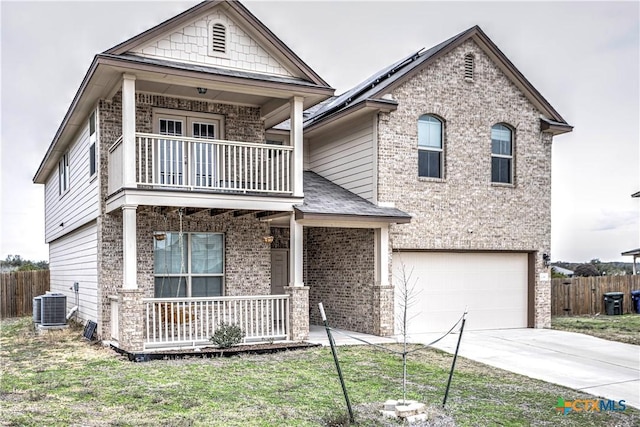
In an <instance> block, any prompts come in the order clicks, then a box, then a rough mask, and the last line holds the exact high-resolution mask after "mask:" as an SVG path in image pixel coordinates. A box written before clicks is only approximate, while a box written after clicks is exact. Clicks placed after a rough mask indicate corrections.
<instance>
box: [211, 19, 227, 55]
mask: <svg viewBox="0 0 640 427" xmlns="http://www.w3.org/2000/svg"><path fill="white" fill-rule="evenodd" d="M211 50H212V51H213V52H218V53H226V52H227V29H226V28H225V27H224V25H222V24H213V25H212V26H211Z"/></svg>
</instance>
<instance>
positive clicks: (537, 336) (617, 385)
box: [412, 329, 640, 408]
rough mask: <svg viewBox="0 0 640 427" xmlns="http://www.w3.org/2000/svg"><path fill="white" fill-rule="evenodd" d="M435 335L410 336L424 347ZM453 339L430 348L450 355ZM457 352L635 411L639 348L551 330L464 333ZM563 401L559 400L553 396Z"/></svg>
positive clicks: (638, 405)
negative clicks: (618, 403)
mask: <svg viewBox="0 0 640 427" xmlns="http://www.w3.org/2000/svg"><path fill="white" fill-rule="evenodd" d="M435 338H436V335H431V334H425V335H415V336H413V337H412V341H413V342H416V343H423V344H426V343H429V342H431V341H433V340H434V339H435ZM457 340H458V335H457V334H456V335H449V336H447V337H446V338H445V339H443V340H442V341H440V342H438V343H437V344H435V345H434V347H436V348H439V349H441V350H444V351H446V352H449V353H453V352H454V351H455V348H456V343H457ZM459 354H460V355H461V356H463V357H466V358H467V359H472V360H476V361H478V362H482V363H485V364H487V365H491V366H495V367H497V368H501V369H505V370H507V371H511V372H515V373H518V374H522V375H526V376H528V377H531V378H537V379H540V380H543V381H547V382H550V383H555V384H560V385H563V386H566V387H569V388H572V389H576V390H581V391H584V392H586V393H589V394H592V395H595V396H598V397H603V398H606V399H612V400H615V401H616V402H617V401H619V400H625V401H626V404H627V405H630V406H633V407H635V408H640V346H637V345H631V344H623V343H619V342H614V341H607V340H603V339H600V338H595V337H591V336H588V335H583V334H576V333H572V332H563V331H556V330H550V329H502V330H490V331H465V332H464V335H463V337H462V341H461V344H460V352H459ZM558 397H562V396H558Z"/></svg>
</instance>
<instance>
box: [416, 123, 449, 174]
mask: <svg viewBox="0 0 640 427" xmlns="http://www.w3.org/2000/svg"><path fill="white" fill-rule="evenodd" d="M442 130H443V125H442V121H441V120H440V119H438V118H437V117H435V116H432V115H428V114H425V115H423V116H420V118H419V119H418V176H425V177H429V178H442V177H443V174H442V170H443V152H444V150H443V139H444V138H443V132H442Z"/></svg>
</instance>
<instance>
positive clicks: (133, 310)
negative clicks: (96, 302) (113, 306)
mask: <svg viewBox="0 0 640 427" xmlns="http://www.w3.org/2000/svg"><path fill="white" fill-rule="evenodd" d="M118 295H119V298H118V325H119V327H120V336H119V340H118V346H119V347H120V348H121V349H122V350H125V351H128V352H130V353H133V352H140V351H143V348H144V322H145V318H144V308H143V304H142V298H143V292H142V291H141V290H139V289H137V290H129V289H121V290H120V291H119V292H118Z"/></svg>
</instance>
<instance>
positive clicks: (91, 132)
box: [89, 111, 97, 177]
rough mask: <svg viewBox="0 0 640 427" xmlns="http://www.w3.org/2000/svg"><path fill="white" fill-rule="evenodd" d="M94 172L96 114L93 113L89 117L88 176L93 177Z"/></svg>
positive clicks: (95, 165) (95, 164) (95, 166)
mask: <svg viewBox="0 0 640 427" xmlns="http://www.w3.org/2000/svg"><path fill="white" fill-rule="evenodd" d="M96 172H97V163H96V113H95V111H94V112H93V113H91V116H89V176H90V177H92V176H94V175H95V174H96Z"/></svg>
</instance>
